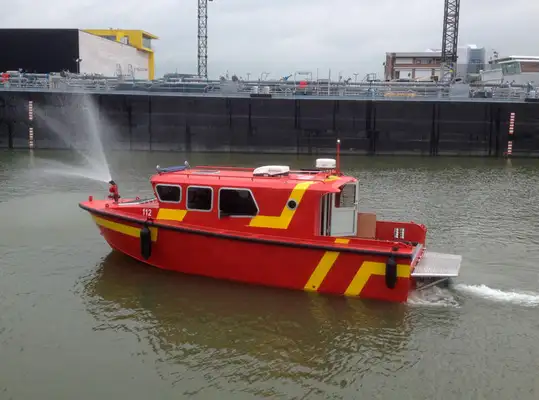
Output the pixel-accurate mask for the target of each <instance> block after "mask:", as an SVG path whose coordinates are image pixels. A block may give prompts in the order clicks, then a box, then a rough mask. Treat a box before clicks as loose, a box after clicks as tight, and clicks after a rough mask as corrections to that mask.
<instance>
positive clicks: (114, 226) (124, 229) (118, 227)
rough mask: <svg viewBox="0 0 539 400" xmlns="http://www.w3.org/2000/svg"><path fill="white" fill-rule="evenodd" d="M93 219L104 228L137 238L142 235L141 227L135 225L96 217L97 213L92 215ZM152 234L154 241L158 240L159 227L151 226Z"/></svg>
mask: <svg viewBox="0 0 539 400" xmlns="http://www.w3.org/2000/svg"><path fill="white" fill-rule="evenodd" d="M92 219H93V220H94V222H95V223H96V224H97V225H99V226H101V227H103V228H106V229H110V230H111V231H114V232H118V233H123V234H124V235H128V236H132V237H136V238H139V237H140V230H141V229H140V228H135V227H133V226H129V225H125V224H120V223H118V222H113V221H109V220H108V219H105V218H101V217H96V216H95V215H92ZM150 234H151V237H152V242H155V241H157V228H152V227H150Z"/></svg>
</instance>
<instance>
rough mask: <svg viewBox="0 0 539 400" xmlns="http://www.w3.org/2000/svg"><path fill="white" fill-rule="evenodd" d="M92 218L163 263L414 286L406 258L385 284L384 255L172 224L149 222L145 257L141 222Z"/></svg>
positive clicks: (347, 286)
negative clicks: (148, 249)
mask: <svg viewBox="0 0 539 400" xmlns="http://www.w3.org/2000/svg"><path fill="white" fill-rule="evenodd" d="M92 218H93V219H94V222H96V224H97V226H98V227H99V229H100V231H101V233H102V235H103V236H104V238H105V240H106V241H107V243H108V244H109V245H110V246H111V247H112V248H113V249H115V250H117V251H119V252H122V253H124V254H126V255H128V256H130V257H132V258H134V259H137V260H139V261H142V262H144V263H147V264H150V265H152V266H154V267H157V268H161V269H166V270H172V271H177V272H181V273H186V274H194V275H202V276H207V277H211V278H215V279H224V280H232V281H238V282H243V283H248V284H254V285H264V286H271V287H279V288H286V289H294V290H305V291H313V292H319V293H326V294H333V295H346V296H352V297H361V298H370V299H377V300H386V301H393V302H404V301H406V300H407V298H408V293H409V291H410V289H411V279H410V266H409V265H406V264H399V265H397V281H396V284H395V286H394V287H393V288H389V287H388V286H387V285H386V277H385V268H386V262H387V257H384V256H378V255H371V254H358V253H351V252H336V251H327V250H324V249H317V248H306V247H301V246H284V245H278V244H275V243H265V242H264V241H249V240H236V239H231V238H230V237H226V236H219V235H214V234H212V235H204V234H196V233H191V232H185V231H180V230H174V229H173V228H170V229H167V228H163V227H155V226H153V227H150V231H151V255H150V256H149V257H147V258H146V257H143V255H142V254H143V253H144V252H143V251H141V248H142V246H141V239H140V231H141V228H142V223H140V224H137V223H134V222H132V221H124V220H121V219H117V218H114V217H105V216H103V215H96V214H92ZM338 240H339V239H337V241H338ZM340 240H343V239H340ZM338 243H339V242H338Z"/></svg>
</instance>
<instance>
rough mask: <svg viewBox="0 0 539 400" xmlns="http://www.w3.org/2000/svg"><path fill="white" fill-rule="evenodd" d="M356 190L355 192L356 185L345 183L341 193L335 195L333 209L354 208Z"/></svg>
mask: <svg viewBox="0 0 539 400" xmlns="http://www.w3.org/2000/svg"><path fill="white" fill-rule="evenodd" d="M356 190H357V185H356V184H355V183H347V184H346V185H344V186H343V187H342V189H341V191H340V192H339V193H337V194H336V195H335V207H338V208H349V207H355V205H356V204H355V203H356Z"/></svg>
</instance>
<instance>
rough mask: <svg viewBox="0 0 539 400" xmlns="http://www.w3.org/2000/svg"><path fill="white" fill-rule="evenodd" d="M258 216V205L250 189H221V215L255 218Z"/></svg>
mask: <svg viewBox="0 0 539 400" xmlns="http://www.w3.org/2000/svg"><path fill="white" fill-rule="evenodd" d="M257 214H258V205H257V204H256V200H255V198H254V196H253V193H252V192H251V191H250V190H249V189H232V188H221V189H219V215H220V216H221V215H222V216H237V217H254V216H256V215H257Z"/></svg>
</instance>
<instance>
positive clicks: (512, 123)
mask: <svg viewBox="0 0 539 400" xmlns="http://www.w3.org/2000/svg"><path fill="white" fill-rule="evenodd" d="M514 133H515V113H514V112H512V113H511V114H509V137H508V140H507V152H506V153H505V154H506V155H507V157H511V155H512V154H513V134H514Z"/></svg>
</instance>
